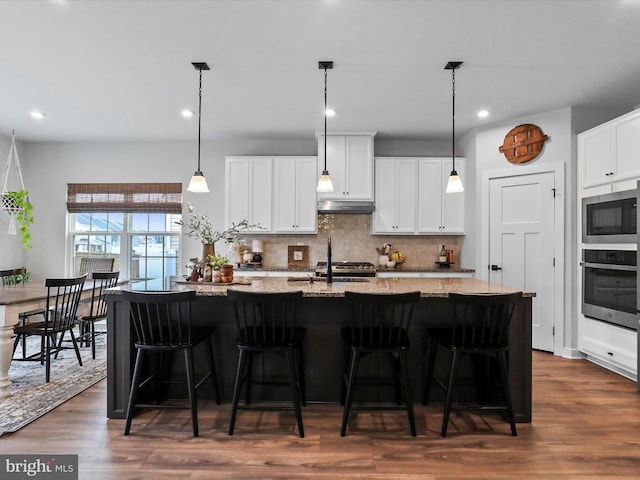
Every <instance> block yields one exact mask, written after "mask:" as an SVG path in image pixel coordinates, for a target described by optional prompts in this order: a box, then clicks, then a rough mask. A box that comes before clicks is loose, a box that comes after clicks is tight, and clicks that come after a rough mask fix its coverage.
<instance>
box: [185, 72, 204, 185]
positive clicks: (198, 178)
mask: <svg viewBox="0 0 640 480" xmlns="http://www.w3.org/2000/svg"><path fill="white" fill-rule="evenodd" d="M191 65H193V67H194V68H195V69H196V70H198V71H199V72H200V90H199V97H198V169H197V170H196V171H195V173H194V174H193V177H191V181H190V182H189V187H188V188H187V190H188V191H189V192H197V193H206V192H208V191H209V187H208V186H207V180H206V178H204V175H203V174H202V171H201V170H200V126H201V123H202V115H201V114H202V70H209V65H207V64H206V63H204V62H192V63H191Z"/></svg>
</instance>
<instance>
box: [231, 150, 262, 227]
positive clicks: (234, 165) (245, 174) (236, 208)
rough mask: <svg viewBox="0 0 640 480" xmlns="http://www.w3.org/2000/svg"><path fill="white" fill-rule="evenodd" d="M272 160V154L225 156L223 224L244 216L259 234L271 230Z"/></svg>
mask: <svg viewBox="0 0 640 480" xmlns="http://www.w3.org/2000/svg"><path fill="white" fill-rule="evenodd" d="M272 172H273V161H272V158H271V157H226V159H225V185H226V189H225V225H226V226H227V227H228V226H230V225H231V224H232V223H238V222H240V221H241V220H243V219H247V220H248V221H249V223H251V224H259V225H260V226H261V227H263V228H264V229H263V230H255V231H256V232H260V233H270V232H272V231H273V221H272V218H273V201H272V195H273V193H272V192H273V175H272Z"/></svg>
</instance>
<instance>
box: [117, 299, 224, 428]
mask: <svg viewBox="0 0 640 480" xmlns="http://www.w3.org/2000/svg"><path fill="white" fill-rule="evenodd" d="M122 295H123V297H124V299H125V300H126V301H128V302H129V311H130V314H131V323H132V325H133V329H134V331H135V336H136V341H135V348H136V350H137V354H136V363H135V367H134V370H133V379H132V380H131V392H130V394H129V403H128V405H127V416H126V424H125V428H124V434H125V435H129V431H130V430H131V420H132V419H133V416H134V413H135V410H136V409H137V408H185V409H190V410H191V423H192V425H193V436H194V437H197V436H198V408H197V401H196V400H197V399H196V390H197V389H198V388H199V387H200V386H201V385H202V384H203V383H204V382H205V381H206V380H207V379H210V380H211V385H212V387H213V391H214V394H215V399H216V404H218V405H219V404H220V392H219V390H218V379H217V377H216V367H215V361H214V358H213V348H212V346H211V336H212V335H213V333H214V332H215V327H214V326H212V325H207V326H197V327H196V326H193V325H192V322H191V302H193V301H194V300H195V299H196V292H195V291H194V290H190V291H184V292H132V291H124V292H122ZM201 343H203V344H204V346H205V348H206V353H207V362H208V363H209V371H208V372H207V373H206V374H205V375H204V377H203V378H202V379H201V380H200V381H199V382H198V383H197V384H196V383H195V380H194V371H193V348H194V347H195V346H197V345H199V344H201ZM176 351H182V353H183V355H184V364H185V372H186V377H187V378H186V383H187V389H188V394H189V403H188V405H184V404H183V405H175V404H160V403H159V402H160V398H157V401H158V403H157V404H144V403H136V399H137V397H138V393H139V390H140V389H141V388H142V387H144V386H145V385H146V384H147V383H149V382H151V381H152V380H155V381H156V390H157V385H158V383H159V382H160V381H162V378H161V377H162V373H163V372H162V369H161V368H156V369H152V370H153V371H152V373H151V375H150V376H149V377H147V378H146V379H144V380H141V377H142V370H143V363H144V360H145V359H146V357H147V355H149V354H160V355H162V354H165V353H170V352H176ZM159 363H160V364H162V362H159ZM156 393H158V392H157V391H156Z"/></svg>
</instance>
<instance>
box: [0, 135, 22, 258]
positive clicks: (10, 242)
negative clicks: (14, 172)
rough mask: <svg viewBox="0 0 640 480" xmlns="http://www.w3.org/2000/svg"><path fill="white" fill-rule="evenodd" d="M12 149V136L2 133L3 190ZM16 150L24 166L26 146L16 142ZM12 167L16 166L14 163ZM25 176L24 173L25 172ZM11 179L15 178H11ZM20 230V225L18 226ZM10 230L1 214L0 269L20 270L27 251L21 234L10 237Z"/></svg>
mask: <svg viewBox="0 0 640 480" xmlns="http://www.w3.org/2000/svg"><path fill="white" fill-rule="evenodd" d="M10 147H11V135H10V134H7V135H5V134H1V133H0V175H2V176H0V188H2V181H3V177H4V167H5V165H6V162H7V158H8V156H9V148H10ZM16 148H17V150H18V157H19V159H20V164H21V165H23V153H24V144H23V143H22V142H20V141H19V140H16ZM12 165H14V164H13V163H12ZM23 176H24V172H23ZM10 178H13V176H12V177H10ZM9 187H10V188H17V185H16V186H12V185H9ZM25 187H26V189H27V190H29V184H28V183H27V181H26V179H25ZM16 228H19V225H17V226H16ZM8 229H9V217H8V215H7V214H6V213H4V212H0V269H9V268H18V267H22V266H23V265H25V261H26V259H25V251H24V248H22V242H21V239H20V234H19V233H18V234H17V235H9V234H8V233H7V231H8Z"/></svg>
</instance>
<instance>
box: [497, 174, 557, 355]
mask: <svg viewBox="0 0 640 480" xmlns="http://www.w3.org/2000/svg"><path fill="white" fill-rule="evenodd" d="M554 192H555V174H554V173H553V172H545V173H538V174H531V175H519V176H515V177H505V178H494V179H491V180H490V181H489V266H490V271H489V280H490V281H492V282H494V283H499V284H503V285H508V286H510V287H515V288H519V289H522V290H523V291H529V292H535V293H536V297H535V298H534V300H533V331H532V345H533V348H535V349H539V350H546V351H550V352H552V351H553V334H554V330H553V327H554V323H555V317H554V304H555V301H554V296H555V288H556V285H555V284H554V279H555V275H554V268H555V267H554V263H555V261H554V257H555V252H554V244H555V239H554V236H555V232H554V222H555V199H554ZM557 268H562V266H561V265H558V267H557ZM558 288H560V286H558Z"/></svg>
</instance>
